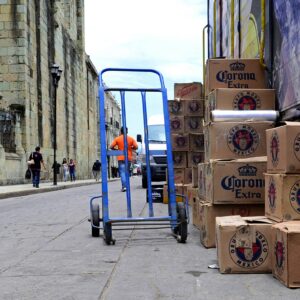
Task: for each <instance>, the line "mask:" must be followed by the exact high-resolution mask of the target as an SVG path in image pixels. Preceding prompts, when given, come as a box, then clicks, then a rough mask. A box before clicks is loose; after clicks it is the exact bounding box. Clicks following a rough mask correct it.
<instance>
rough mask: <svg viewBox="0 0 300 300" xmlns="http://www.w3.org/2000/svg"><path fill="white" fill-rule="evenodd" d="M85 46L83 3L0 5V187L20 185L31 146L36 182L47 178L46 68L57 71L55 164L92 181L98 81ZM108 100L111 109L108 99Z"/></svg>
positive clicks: (36, 0)
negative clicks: (67, 162)
mask: <svg viewBox="0 0 300 300" xmlns="http://www.w3.org/2000/svg"><path fill="white" fill-rule="evenodd" d="M84 44H85V41H84V0H61V1H54V0H1V1H0V184H9V183H20V182H24V181H25V179H24V174H25V170H26V168H27V160H28V157H29V155H30V153H31V152H32V151H34V148H35V147H36V146H37V145H39V146H40V147H41V152H42V154H43V157H44V161H45V164H46V170H45V171H43V172H42V179H46V180H47V179H48V180H51V178H52V176H53V170H52V165H53V141H54V97H53V95H54V86H53V82H52V77H51V72H50V67H51V65H52V64H53V63H56V64H57V65H59V66H60V67H61V69H62V70H63V73H62V76H61V79H60V81H59V85H58V88H57V108H56V115H57V161H58V162H61V161H62V159H63V158H67V159H71V158H72V159H74V160H75V161H76V165H77V167H76V173H77V178H78V179H85V178H89V177H91V168H92V165H93V162H94V161H95V159H96V158H99V157H100V156H99V155H100V153H99V152H100V150H99V149H100V144H99V101H98V100H99V99H98V76H97V70H96V68H95V67H94V66H93V64H92V62H91V61H90V59H89V57H88V56H87V55H86V53H85V48H84ZM107 99H108V102H109V101H112V102H113V104H111V105H112V106H113V105H115V104H114V103H115V102H116V101H115V99H114V97H112V95H108V96H107ZM115 109H116V110H117V108H115ZM119 111H120V110H119ZM108 113H109V112H108ZM109 118H110V116H108V119H109ZM113 118H114V117H113ZM118 122H120V120H119V121H118Z"/></svg>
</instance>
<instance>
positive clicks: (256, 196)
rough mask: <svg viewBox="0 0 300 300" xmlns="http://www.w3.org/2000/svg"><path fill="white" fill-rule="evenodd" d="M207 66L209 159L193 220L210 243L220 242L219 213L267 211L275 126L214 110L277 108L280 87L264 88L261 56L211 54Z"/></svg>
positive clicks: (201, 171)
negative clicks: (270, 134)
mask: <svg viewBox="0 0 300 300" xmlns="http://www.w3.org/2000/svg"><path fill="white" fill-rule="evenodd" d="M206 69H207V82H206V95H207V100H206V103H205V126H204V144H205V163H202V164H199V165H198V194H199V198H200V199H199V201H198V202H197V203H195V205H194V209H195V213H194V218H195V220H194V224H195V225H196V226H197V227H198V228H199V229H200V239H201V242H202V244H203V245H204V246H205V247H208V248H209V247H215V245H216V231H215V230H216V223H215V222H216V217H222V216H230V215H241V216H244V217H249V216H259V215H264V173H265V172H266V166H267V161H266V139H265V130H266V129H269V128H272V127H273V122H267V121H260V122H255V121H252V120H247V119H245V120H242V121H238V122H237V121H227V120H226V119H221V120H218V119H214V116H213V112H214V111H216V110H218V111H219V112H222V111H225V110H226V111H227V110H231V111H233V110H236V111H242V110H273V109H274V106H275V92H274V90H267V89H265V80H264V70H263V68H262V67H261V65H260V63H259V60H256V59H249V60H248V59H246V60H231V59H212V60H208V62H207V68H206ZM221 115H222V113H221ZM229 219H230V218H229ZM243 222H245V221H243ZM227 249H229V248H226V250H227Z"/></svg>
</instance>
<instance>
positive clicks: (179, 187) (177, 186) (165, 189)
mask: <svg viewBox="0 0 300 300" xmlns="http://www.w3.org/2000/svg"><path fill="white" fill-rule="evenodd" d="M175 191H176V194H179V195H182V194H183V184H175ZM182 201H183V198H182V197H179V196H176V202H182ZM163 203H164V204H167V203H169V195H168V185H167V184H165V185H164V187H163Z"/></svg>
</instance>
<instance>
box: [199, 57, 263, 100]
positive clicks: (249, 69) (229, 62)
mask: <svg viewBox="0 0 300 300" xmlns="http://www.w3.org/2000/svg"><path fill="white" fill-rule="evenodd" d="M206 79H207V80H206V83H207V84H206V89H205V90H206V95H208V94H209V93H210V92H211V91H212V90H214V89H217V88H238V89H265V88H266V83H265V73H264V69H263V67H262V66H261V64H260V61H259V59H238V60H237V59H209V60H207V64H206Z"/></svg>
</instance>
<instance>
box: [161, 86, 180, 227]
mask: <svg viewBox="0 0 300 300" xmlns="http://www.w3.org/2000/svg"><path fill="white" fill-rule="evenodd" d="M162 96H163V111H164V119H165V133H166V143H167V169H168V193H169V209H170V211H169V213H170V214H171V226H172V229H174V228H175V226H176V220H177V212H176V191H175V184H174V169H173V158H172V142H171V130H170V124H169V122H168V120H169V109H168V98H167V90H166V89H165V88H164V89H163V91H162Z"/></svg>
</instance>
